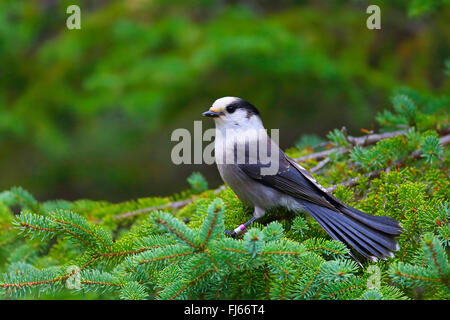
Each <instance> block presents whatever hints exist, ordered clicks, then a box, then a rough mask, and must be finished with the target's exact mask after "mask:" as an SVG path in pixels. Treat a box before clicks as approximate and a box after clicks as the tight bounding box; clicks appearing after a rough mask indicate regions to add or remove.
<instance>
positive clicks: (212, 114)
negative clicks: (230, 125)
mask: <svg viewBox="0 0 450 320" xmlns="http://www.w3.org/2000/svg"><path fill="white" fill-rule="evenodd" d="M222 115H224V113H223V112H215V111H211V110H208V111H205V112H203V113H202V116H204V117H211V118H217V117H220V116H222Z"/></svg>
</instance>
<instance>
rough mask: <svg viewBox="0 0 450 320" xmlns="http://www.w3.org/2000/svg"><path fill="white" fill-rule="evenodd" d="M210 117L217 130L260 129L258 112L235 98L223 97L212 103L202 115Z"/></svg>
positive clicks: (253, 107)
mask: <svg viewBox="0 0 450 320" xmlns="http://www.w3.org/2000/svg"><path fill="white" fill-rule="evenodd" d="M202 115H203V116H205V117H212V118H214V121H215V123H216V127H217V128H218V129H242V130H248V129H262V128H264V127H263V124H262V121H261V118H260V116H259V111H258V109H256V107H255V106H254V105H252V104H251V103H250V102H248V101H245V100H244V99H241V98H237V97H223V98H220V99H217V100H216V101H214V103H213V105H212V107H211V108H209V110H208V111H205V112H203V113H202Z"/></svg>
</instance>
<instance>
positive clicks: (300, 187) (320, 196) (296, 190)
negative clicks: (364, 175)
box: [238, 150, 341, 210]
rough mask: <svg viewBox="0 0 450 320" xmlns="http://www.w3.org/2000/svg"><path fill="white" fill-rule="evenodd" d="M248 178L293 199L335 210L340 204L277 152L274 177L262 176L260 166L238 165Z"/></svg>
mask: <svg viewBox="0 0 450 320" xmlns="http://www.w3.org/2000/svg"><path fill="white" fill-rule="evenodd" d="M238 166H239V168H240V169H241V170H242V171H243V172H244V173H245V174H246V175H247V176H249V177H250V178H252V179H253V180H255V181H258V182H260V183H262V184H264V185H265V186H268V187H271V188H273V189H276V190H278V191H281V192H282V193H285V194H288V195H290V196H292V197H294V198H298V199H301V200H305V201H309V202H312V203H315V204H318V205H320V206H324V207H328V208H330V209H332V210H336V209H337V208H336V207H339V206H340V205H341V203H340V202H339V201H338V200H337V199H336V198H334V197H333V196H332V195H331V194H330V193H328V192H327V191H326V189H325V188H323V187H322V186H321V185H320V184H319V183H318V182H317V181H316V180H315V179H314V178H313V177H312V176H311V175H310V174H309V172H308V171H306V169H304V168H303V167H302V166H300V165H299V164H297V163H296V162H295V161H294V160H292V159H290V158H289V157H288V156H286V155H285V154H284V152H283V151H281V150H279V169H278V172H277V173H276V174H275V175H262V174H261V168H263V167H266V166H269V165H264V164H261V163H260V162H258V163H256V164H238Z"/></svg>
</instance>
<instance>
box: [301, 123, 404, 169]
mask: <svg viewBox="0 0 450 320" xmlns="http://www.w3.org/2000/svg"><path fill="white" fill-rule="evenodd" d="M406 132H407V130H398V131H393V132H386V133H376V134H371V135H367V136H362V137H352V136H347V141H348V142H349V143H350V146H349V147H347V148H346V147H339V148H332V149H328V150H324V151H320V152H316V153H312V154H309V155H306V156H303V157H299V158H296V159H294V160H295V161H297V162H305V161H308V160H321V159H324V158H326V157H328V156H329V155H330V154H331V153H334V152H339V153H342V154H345V153H347V152H349V151H350V150H351V149H352V147H354V146H360V147H364V146H368V145H371V144H374V143H377V142H378V141H380V140H383V139H388V138H392V137H396V136H400V135H403V134H406Z"/></svg>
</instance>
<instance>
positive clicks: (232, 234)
mask: <svg viewBox="0 0 450 320" xmlns="http://www.w3.org/2000/svg"><path fill="white" fill-rule="evenodd" d="M225 234H226V235H227V236H230V237H232V238H233V239H234V238H236V236H237V234H236V232H234V231H230V230H225Z"/></svg>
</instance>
